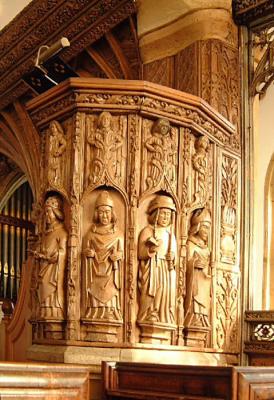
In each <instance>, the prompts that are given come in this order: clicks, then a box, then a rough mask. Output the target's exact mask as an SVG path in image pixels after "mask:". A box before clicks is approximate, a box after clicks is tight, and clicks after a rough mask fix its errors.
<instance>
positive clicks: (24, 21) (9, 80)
mask: <svg viewBox="0 0 274 400" xmlns="http://www.w3.org/2000/svg"><path fill="white" fill-rule="evenodd" d="M135 12H136V5H135V2H134V1H132V0H68V1H47V0H33V1H32V2H31V3H30V4H29V5H28V6H27V7H25V8H24V10H23V11H22V12H21V13H20V14H18V15H17V17H15V19H14V20H12V21H11V22H10V23H9V24H8V25H7V26H6V27H5V28H4V29H3V30H2V31H1V33H0V108H3V107H5V106H6V105H8V104H9V103H11V102H12V101H14V100H15V99H16V98H18V97H20V96H22V95H24V94H26V93H27V92H28V87H27V85H26V84H25V83H24V82H23V81H22V76H23V75H24V74H27V73H29V72H30V71H31V70H32V69H33V67H34V60H35V58H36V54H37V51H38V49H39V47H40V46H42V45H49V46H50V45H51V44H53V43H54V42H56V41H57V40H59V39H60V38H61V37H62V36H65V37H67V38H68V39H69V41H70V44H71V46H70V47H69V48H68V49H67V50H66V51H64V53H63V54H62V57H61V58H62V59H63V60H64V61H66V62H67V63H69V64H70V65H71V66H72V68H73V69H74V70H76V71H77V73H78V75H79V76H81V77H99V78H113V79H115V78H121V79H123V78H124V79H139V71H140V68H139V65H140V61H139V53H138V45H137V34H136V27H135V25H136V23H135V20H134V15H133V14H134V13H135ZM29 93H30V91H29Z"/></svg>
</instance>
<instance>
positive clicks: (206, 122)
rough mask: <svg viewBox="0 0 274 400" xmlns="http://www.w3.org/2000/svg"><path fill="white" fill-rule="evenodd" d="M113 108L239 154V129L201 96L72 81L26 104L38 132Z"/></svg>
mask: <svg viewBox="0 0 274 400" xmlns="http://www.w3.org/2000/svg"><path fill="white" fill-rule="evenodd" d="M76 108H77V110H79V111H81V110H87V109H90V110H93V111H96V110H98V109H100V110H102V109H112V111H115V110H116V111H117V112H121V111H123V112H136V111H137V112H140V113H142V114H150V115H155V116H158V117H160V116H165V117H167V118H169V119H170V120H173V121H174V122H177V123H179V124H181V125H185V126H190V127H193V128H194V129H195V130H197V131H198V132H200V133H201V134H205V133H207V134H209V135H210V136H211V137H212V139H214V140H217V141H218V142H220V143H223V144H224V145H225V146H231V147H232V148H233V149H234V150H235V151H237V152H238V151H239V149H240V143H239V137H238V135H237V132H236V128H235V126H234V125H232V124H231V123H230V122H229V121H227V120H226V119H225V118H224V117H223V116H222V115H221V114H219V113H218V112H217V111H216V110H214V109H213V108H212V107H211V106H210V105H209V104H208V103H207V102H205V101H204V100H202V99H201V98H199V97H196V96H193V95H191V94H188V93H184V92H181V91H178V90H175V89H171V88H168V87H165V86H161V85H157V84H153V83H150V82H146V81H134V80H130V81H126V80H112V79H91V78H88V79H85V78H72V79H69V80H67V81H65V82H63V83H62V84H60V85H58V86H56V87H55V88H52V89H51V90H49V91H47V92H46V93H45V94H43V95H40V96H38V97H36V98H35V99H33V100H31V101H30V102H29V103H28V104H27V109H28V111H29V113H30V115H31V117H32V120H33V121H34V123H35V124H36V125H37V127H38V128H39V129H41V128H43V127H44V126H45V125H47V124H48V122H49V120H51V119H52V117H53V116H54V118H62V116H63V115H65V114H67V113H70V112H72V110H75V109H76Z"/></svg>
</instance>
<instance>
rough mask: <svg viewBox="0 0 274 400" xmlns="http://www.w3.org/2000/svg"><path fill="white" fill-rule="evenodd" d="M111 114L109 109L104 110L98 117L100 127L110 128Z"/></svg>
mask: <svg viewBox="0 0 274 400" xmlns="http://www.w3.org/2000/svg"><path fill="white" fill-rule="evenodd" d="M111 119H112V117H111V114H110V112H108V111H103V112H102V113H101V114H100V115H99V117H98V121H97V123H98V127H99V128H110V125H111Z"/></svg>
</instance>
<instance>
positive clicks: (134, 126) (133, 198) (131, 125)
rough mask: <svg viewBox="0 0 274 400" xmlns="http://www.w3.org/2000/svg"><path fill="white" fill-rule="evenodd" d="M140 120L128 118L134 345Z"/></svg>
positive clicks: (129, 329) (129, 333)
mask: <svg viewBox="0 0 274 400" xmlns="http://www.w3.org/2000/svg"><path fill="white" fill-rule="evenodd" d="M139 124H140V119H139V118H138V117H137V116H136V115H129V117H128V134H129V166H130V167H129V168H130V175H129V179H128V188H129V190H128V193H129V201H130V212H129V229H128V241H129V264H128V271H127V273H128V276H127V288H126V296H127V299H128V301H126V309H127V325H126V340H127V341H128V342H132V343H134V341H135V329H134V325H135V319H136V317H135V316H136V301H137V299H136V279H137V271H136V259H137V246H136V242H137V240H138V239H137V229H136V225H137V207H138V198H139V182H140V168H139V166H140V129H139V128H140V125H139Z"/></svg>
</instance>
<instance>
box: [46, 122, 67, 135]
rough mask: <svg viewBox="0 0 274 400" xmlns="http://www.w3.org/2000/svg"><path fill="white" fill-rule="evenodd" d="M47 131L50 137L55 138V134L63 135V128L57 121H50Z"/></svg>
mask: <svg viewBox="0 0 274 400" xmlns="http://www.w3.org/2000/svg"><path fill="white" fill-rule="evenodd" d="M49 130H50V133H51V135H52V136H57V134H58V133H59V134H63V133H64V132H63V128H62V126H61V124H60V123H59V122H58V121H51V123H50V124H49Z"/></svg>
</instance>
